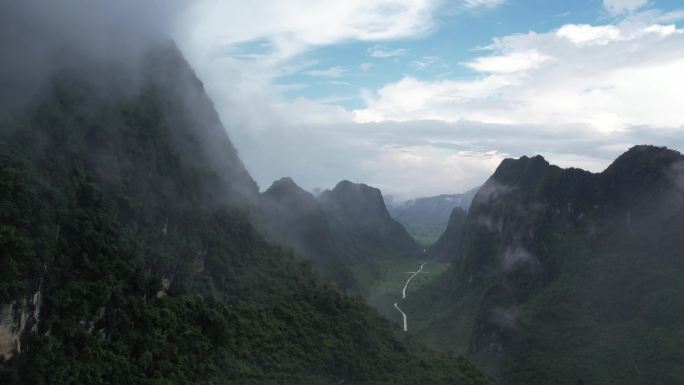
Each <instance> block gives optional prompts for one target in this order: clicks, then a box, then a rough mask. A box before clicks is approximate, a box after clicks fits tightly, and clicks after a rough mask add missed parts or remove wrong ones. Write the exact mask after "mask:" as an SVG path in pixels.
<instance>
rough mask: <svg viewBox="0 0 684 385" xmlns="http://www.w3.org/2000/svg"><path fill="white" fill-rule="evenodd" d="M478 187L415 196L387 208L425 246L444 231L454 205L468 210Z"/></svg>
mask: <svg viewBox="0 0 684 385" xmlns="http://www.w3.org/2000/svg"><path fill="white" fill-rule="evenodd" d="M478 189H479V187H478V188H474V189H472V190H469V191H466V192H465V193H463V194H442V195H437V196H433V197H427V198H416V199H412V200H408V201H406V202H402V203H394V204H390V205H389V206H388V208H389V211H390V214H392V217H393V218H394V219H396V220H397V221H398V222H399V223H401V224H402V225H404V227H405V228H406V230H407V231H408V232H409V234H411V236H412V237H413V238H415V239H416V240H417V241H419V242H421V243H422V244H424V245H426V246H427V245H431V244H433V243H434V242H436V241H437V239H438V238H439V236H440V234H442V232H444V229H446V227H447V224H448V222H449V214H450V213H451V211H452V210H453V208H454V207H460V208H462V209H463V210H465V211H468V208H469V207H470V202H471V201H472V200H473V198H474V197H475V194H476V193H477V190H478Z"/></svg>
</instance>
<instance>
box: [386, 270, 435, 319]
mask: <svg viewBox="0 0 684 385" xmlns="http://www.w3.org/2000/svg"><path fill="white" fill-rule="evenodd" d="M426 263H427V262H423V263H422V264H421V265H420V269H418V270H417V271H412V272H409V273H408V274H411V276H410V277H408V279H407V280H406V283H405V284H404V289H403V290H402V291H401V299H406V289H407V288H408V284H409V282H411V280H412V279H413V277H415V276H416V275H418V274H419V273H422V272H423V266H425V264H426ZM394 308H395V309H397V310H398V311H399V313H401V316H402V317H403V319H404V331H405V332H406V331H408V323H407V321H406V313H404V312H403V311H402V310H401V309H400V308H399V305H398V303H397V302H395V303H394Z"/></svg>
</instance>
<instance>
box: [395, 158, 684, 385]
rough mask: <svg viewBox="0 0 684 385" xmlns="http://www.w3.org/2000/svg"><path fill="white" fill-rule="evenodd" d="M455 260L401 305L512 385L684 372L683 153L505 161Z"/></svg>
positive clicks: (596, 383)
mask: <svg viewBox="0 0 684 385" xmlns="http://www.w3.org/2000/svg"><path fill="white" fill-rule="evenodd" d="M445 236H446V237H449V238H450V239H458V238H459V237H460V242H458V245H457V246H456V247H455V248H451V251H449V253H450V254H453V256H454V260H453V264H452V267H451V269H450V270H449V271H448V272H447V273H445V274H444V275H442V276H441V277H440V278H438V279H437V280H434V281H432V282H431V283H430V284H428V285H426V286H424V287H423V288H421V290H419V291H418V292H417V293H414V294H413V295H412V296H411V297H410V298H409V300H408V303H406V304H404V307H403V309H404V311H405V312H406V313H407V314H409V316H410V317H411V319H412V320H413V326H414V328H413V331H414V332H415V334H416V336H417V337H419V339H421V340H423V341H425V342H427V343H428V344H430V345H431V346H433V347H435V348H438V349H441V350H445V351H451V352H455V353H460V354H469V355H470V356H471V357H473V358H474V359H476V360H477V362H479V363H480V364H481V365H482V367H483V368H486V369H487V370H488V371H489V373H490V374H492V375H493V376H495V377H496V378H498V379H499V380H501V383H505V384H511V385H535V384H538V385H544V384H560V385H577V384H587V385H589V384H593V385H602V384H610V383H614V384H627V385H630V384H633V385H637V384H672V385H674V384H682V383H684V366H683V365H682V352H684V334H683V333H682V327H681V319H682V318H683V317H684V299H683V298H684V297H683V296H682V293H684V279H682V277H684V251H683V250H684V156H682V155H681V154H679V153H678V152H676V151H672V150H669V149H666V148H660V147H652V146H636V147H633V148H632V149H630V150H629V151H627V152H626V153H625V154H623V155H621V156H620V157H619V158H618V159H616V160H615V162H613V164H611V165H610V167H608V168H607V169H606V170H605V171H603V172H602V173H598V174H592V173H589V172H586V171H582V170H578V169H572V168H570V169H561V168H559V167H556V166H552V165H550V164H549V163H548V162H547V161H546V160H544V159H543V158H542V157H540V156H536V157H533V158H528V157H522V158H520V159H507V160H504V161H503V162H502V163H501V165H500V166H499V167H498V169H497V170H496V172H495V173H494V175H492V177H491V178H490V179H489V180H488V181H487V182H486V183H485V185H484V186H482V188H481V189H480V190H479V192H478V193H477V195H476V197H475V199H474V200H473V203H472V206H471V208H470V211H469V212H468V215H467V218H466V219H465V223H464V224H463V229H462V232H461V234H445Z"/></svg>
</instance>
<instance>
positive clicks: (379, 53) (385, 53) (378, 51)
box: [368, 45, 408, 58]
mask: <svg viewBox="0 0 684 385" xmlns="http://www.w3.org/2000/svg"><path fill="white" fill-rule="evenodd" d="M406 52H408V51H407V50H406V49H404V48H398V49H392V50H387V49H384V48H383V47H382V46H379V45H376V46H374V47H371V48H368V54H370V55H371V56H372V57H377V58H386V57H394V56H403V55H406Z"/></svg>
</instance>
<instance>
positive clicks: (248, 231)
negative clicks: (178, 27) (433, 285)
mask: <svg viewBox="0 0 684 385" xmlns="http://www.w3.org/2000/svg"><path fill="white" fill-rule="evenodd" d="M54 59H55V60H53V61H52V62H51V64H52V66H53V67H54V68H53V71H51V73H50V75H49V77H48V78H47V79H46V81H45V83H44V84H43V85H42V86H41V88H40V89H39V92H37V93H36V95H35V96H34V97H33V98H32V99H30V100H29V101H28V102H26V103H23V104H21V105H20V106H13V107H12V108H11V109H7V110H3V111H2V116H1V117H0V127H1V130H0V135H1V138H0V250H2V252H1V253H0V309H1V313H0V317H1V319H0V354H2V358H1V359H0V383H2V384H74V383H77V384H103V383H114V384H143V383H144V384H160V383H164V384H190V383H192V384H260V385H263V384H303V383H306V384H331V383H347V384H416V383H437V384H439V383H443V384H454V383H456V384H484V383H488V381H487V380H486V379H484V378H483V377H482V376H481V375H480V374H479V373H478V372H477V371H476V370H475V369H473V368H472V367H471V366H470V365H469V364H468V363H467V362H466V361H464V360H460V359H459V360H450V359H446V358H445V357H442V356H439V355H436V354H433V353H430V352H427V351H425V350H423V349H421V348H419V347H416V346H415V345H414V344H412V343H410V342H408V341H407V340H406V339H405V338H404V337H403V336H401V335H400V334H399V332H398V329H397V328H396V327H392V326H391V325H390V324H389V322H387V321H385V320H384V319H382V318H380V317H379V316H378V315H376V313H375V312H374V311H372V310H371V309H370V308H368V307H367V306H366V305H364V304H363V303H361V302H359V301H358V300H356V299H352V298H351V297H348V296H345V295H343V294H341V293H340V292H339V291H337V290H336V289H334V288H332V287H331V286H330V285H327V284H325V283H323V281H321V280H320V279H319V278H318V277H317V276H316V275H314V274H313V273H311V271H310V269H309V268H308V267H307V266H306V264H304V263H303V262H302V260H301V259H299V258H298V257H296V256H294V255H293V254H292V253H291V252H289V251H286V250H284V249H282V248H278V247H274V246H273V245H271V244H269V243H268V242H266V241H265V240H264V238H263V237H262V236H261V235H260V234H259V233H258V232H257V231H256V230H255V229H254V227H253V226H252V225H251V223H250V222H249V221H248V219H247V218H248V211H250V210H254V204H255V203H254V202H256V201H258V195H257V194H258V193H257V188H256V185H255V183H254V182H253V181H252V179H251V178H250V177H249V175H248V174H247V172H246V171H245V169H244V167H243V166H242V164H241V162H240V160H239V159H238V157H237V154H236V151H235V149H234V148H233V146H232V145H231V143H230V141H229V140H228V138H227V136H226V135H225V132H224V130H223V127H222V126H221V124H220V122H219V120H218V118H217V115H216V113H215V112H214V109H213V106H212V104H211V102H210V101H209V99H208V98H207V96H206V95H205V93H204V91H203V87H202V84H201V83H200V82H199V81H198V79H197V78H196V77H195V75H194V73H193V71H192V70H191V69H190V68H189V66H188V65H187V63H185V61H184V60H183V58H182V56H181V55H180V53H179V52H178V51H177V50H176V49H175V47H173V46H165V47H161V48H158V49H154V50H152V51H151V52H149V53H147V54H146V55H145V56H144V59H143V60H142V64H141V66H140V68H138V67H137V65H132V66H131V67H128V66H127V65H121V64H112V63H110V62H107V61H100V60H98V59H93V60H90V58H83V57H78V58H74V59H70V60H66V61H62V60H61V57H55V58H54ZM3 100H4V99H3Z"/></svg>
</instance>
